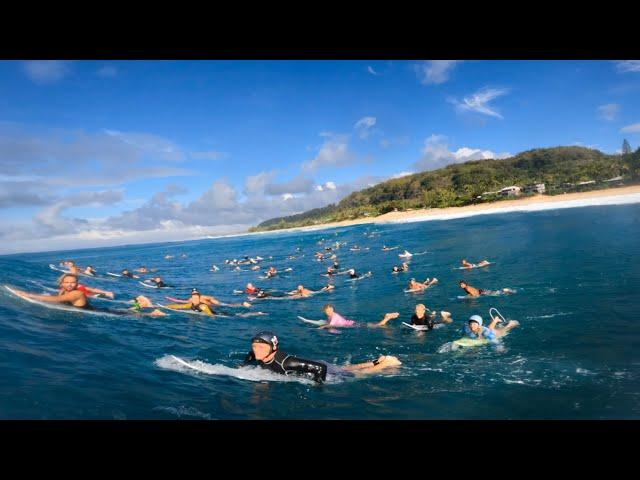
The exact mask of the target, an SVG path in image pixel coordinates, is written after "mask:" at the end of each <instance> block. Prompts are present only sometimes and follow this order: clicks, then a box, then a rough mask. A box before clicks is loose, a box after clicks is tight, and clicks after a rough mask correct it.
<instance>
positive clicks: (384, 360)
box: [341, 355, 402, 373]
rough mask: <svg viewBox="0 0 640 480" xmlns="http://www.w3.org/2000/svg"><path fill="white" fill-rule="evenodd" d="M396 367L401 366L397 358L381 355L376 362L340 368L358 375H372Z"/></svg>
mask: <svg viewBox="0 0 640 480" xmlns="http://www.w3.org/2000/svg"><path fill="white" fill-rule="evenodd" d="M398 365H402V363H401V362H400V360H398V359H397V357H394V356H392V355H381V356H380V357H378V359H377V360H373V361H370V362H364V363H357V364H355V365H345V366H343V367H341V368H342V369H343V370H346V371H348V372H354V371H358V372H360V373H373V372H376V371H379V370H382V369H383V368H388V367H395V366H398Z"/></svg>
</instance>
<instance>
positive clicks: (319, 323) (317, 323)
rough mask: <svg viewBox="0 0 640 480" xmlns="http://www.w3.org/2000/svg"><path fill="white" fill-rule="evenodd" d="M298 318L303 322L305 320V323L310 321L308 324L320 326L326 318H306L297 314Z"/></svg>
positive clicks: (324, 322) (325, 322)
mask: <svg viewBox="0 0 640 480" xmlns="http://www.w3.org/2000/svg"><path fill="white" fill-rule="evenodd" d="M298 318H299V319H300V320H302V321H303V322H305V323H310V324H312V325H316V326H318V327H321V326H323V325H326V324H327V321H326V320H309V319H308V318H304V317H301V316H300V315H298Z"/></svg>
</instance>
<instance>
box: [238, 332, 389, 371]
mask: <svg viewBox="0 0 640 480" xmlns="http://www.w3.org/2000/svg"><path fill="white" fill-rule="evenodd" d="M253 361H257V362H258V365H259V366H260V367H261V368H265V369H268V370H271V371H272V372H275V373H279V374H282V375H302V376H307V377H311V378H312V379H313V381H314V382H317V383H323V382H324V381H326V379H327V371H328V369H329V368H330V367H332V372H331V373H343V372H346V373H353V372H358V373H360V374H367V373H374V372H377V371H380V370H382V369H384V368H388V367H394V366H398V365H401V363H400V360H398V359H397V358H396V357H394V356H390V355H388V356H387V355H381V356H380V357H378V359H376V360H373V361H370V362H364V363H358V364H355V365H345V366H342V367H335V366H329V365H328V364H326V363H324V362H316V361H314V360H306V359H304V358H298V357H295V356H293V355H287V354H286V353H284V352H283V351H282V350H280V347H279V341H278V337H276V335H275V334H274V333H272V332H260V333H257V334H256V335H254V337H253V338H252V339H251V351H250V352H249V353H248V354H247V356H246V357H245V359H244V361H243V362H242V364H241V365H240V366H245V365H247V364H249V363H250V362H253Z"/></svg>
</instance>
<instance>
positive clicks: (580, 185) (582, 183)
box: [576, 180, 596, 187]
mask: <svg viewBox="0 0 640 480" xmlns="http://www.w3.org/2000/svg"><path fill="white" fill-rule="evenodd" d="M594 183H596V181H595V180H587V181H586V182H578V183H576V185H577V186H579V187H582V186H583V185H593V184H594Z"/></svg>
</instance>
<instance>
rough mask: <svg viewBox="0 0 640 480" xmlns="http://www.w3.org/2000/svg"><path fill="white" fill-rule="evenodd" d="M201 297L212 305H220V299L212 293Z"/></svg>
mask: <svg viewBox="0 0 640 480" xmlns="http://www.w3.org/2000/svg"><path fill="white" fill-rule="evenodd" d="M200 299H201V300H202V301H203V302H206V303H210V304H212V305H220V300H218V299H217V298H215V297H212V296H211V295H202V296H201V297H200Z"/></svg>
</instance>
